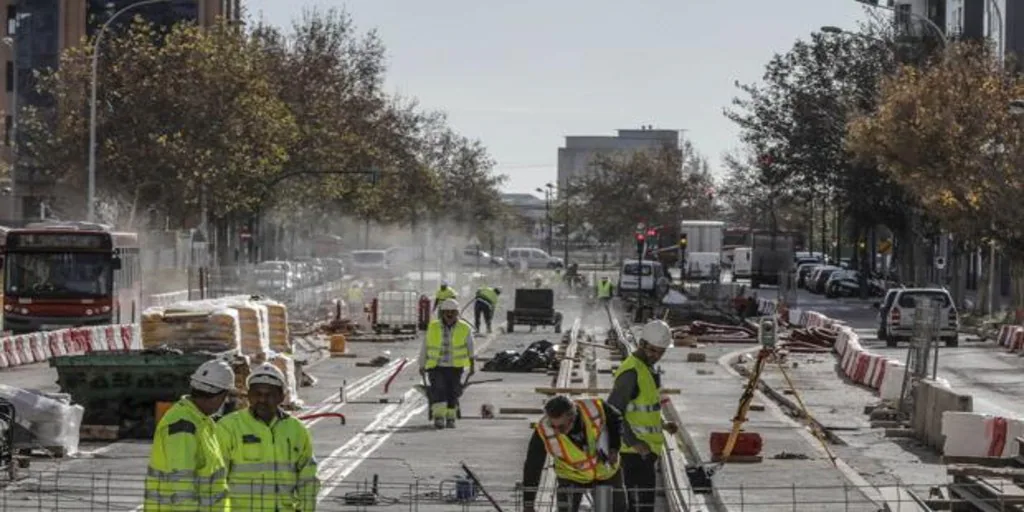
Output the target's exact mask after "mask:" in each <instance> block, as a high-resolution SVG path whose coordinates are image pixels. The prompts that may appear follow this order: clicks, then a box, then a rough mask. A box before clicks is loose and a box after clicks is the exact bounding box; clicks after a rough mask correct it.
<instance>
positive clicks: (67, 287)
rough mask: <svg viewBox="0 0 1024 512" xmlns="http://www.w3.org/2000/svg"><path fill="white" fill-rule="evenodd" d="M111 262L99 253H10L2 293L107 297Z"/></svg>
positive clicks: (5, 266) (59, 296)
mask: <svg viewBox="0 0 1024 512" xmlns="http://www.w3.org/2000/svg"><path fill="white" fill-rule="evenodd" d="M111 259H112V258H111V255H110V254H105V253H98V252H40V253H29V252H9V253H7V261H6V262H5V264H4V285H5V292H6V293H8V294H10V295H15V296H18V297H43V298H79V297H81V298H98V297H109V296H110V295H111V293H112V289H113V288H112V286H113V283H112V281H113V280H112V279H111V270H112V269H111V265H110V262H111Z"/></svg>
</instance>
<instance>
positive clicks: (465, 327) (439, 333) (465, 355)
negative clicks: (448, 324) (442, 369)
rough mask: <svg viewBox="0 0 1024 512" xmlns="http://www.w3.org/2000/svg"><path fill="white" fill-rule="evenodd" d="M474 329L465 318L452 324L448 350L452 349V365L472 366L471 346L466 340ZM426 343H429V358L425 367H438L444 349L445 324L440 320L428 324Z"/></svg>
mask: <svg viewBox="0 0 1024 512" xmlns="http://www.w3.org/2000/svg"><path fill="white" fill-rule="evenodd" d="M472 330H473V328H472V327H471V326H470V325H469V324H468V323H466V322H465V321H463V320H459V321H458V322H456V323H455V325H454V326H452V339H451V342H450V343H449V345H448V350H449V351H451V359H450V360H451V365H452V366H453V367H455V368H469V366H470V364H469V363H470V361H469V346H467V344H466V340H467V339H468V338H469V333H470V332H472ZM425 343H426V344H427V360H426V361H424V363H423V368H424V369H426V370H429V369H431V368H436V367H437V365H438V364H439V363H440V362H441V358H442V356H443V351H444V325H442V324H441V321H440V320H436V319H435V320H431V321H430V324H429V325H427V337H426V340H425Z"/></svg>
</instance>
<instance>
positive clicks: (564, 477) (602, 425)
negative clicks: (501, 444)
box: [523, 395, 627, 512]
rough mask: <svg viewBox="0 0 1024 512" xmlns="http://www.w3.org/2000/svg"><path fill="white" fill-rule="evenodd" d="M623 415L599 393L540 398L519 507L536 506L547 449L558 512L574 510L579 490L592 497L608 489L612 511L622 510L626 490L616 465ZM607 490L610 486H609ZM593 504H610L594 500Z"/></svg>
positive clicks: (530, 511) (530, 510)
mask: <svg viewBox="0 0 1024 512" xmlns="http://www.w3.org/2000/svg"><path fill="white" fill-rule="evenodd" d="M621 430H622V415H621V414H620V413H619V411H618V410H616V409H615V407H613V406H611V405H610V404H608V403H607V402H604V401H602V400H600V399H596V398H593V399H583V400H576V401H573V400H571V399H569V397H567V396H564V395H558V396H555V397H554V398H552V399H550V400H548V401H547V403H545V404H544V417H543V418H541V420H540V421H538V422H537V427H536V428H535V429H534V432H533V437H531V438H530V445H529V447H528V448H527V452H526V463H525V464H524V465H523V510H524V511H525V512H535V510H536V508H535V507H536V504H535V501H536V497H537V486H538V485H539V484H540V477H541V473H542V472H543V471H544V461H545V459H546V458H547V456H548V455H551V458H552V459H553V460H554V462H555V477H556V482H557V489H556V491H555V495H556V498H555V499H556V501H557V502H558V512H576V511H578V510H579V507H580V500H581V499H582V498H583V493H585V492H587V491H589V490H594V489H600V488H605V489H604V490H605V492H603V493H593V494H592V498H593V499H594V501H595V502H596V501H598V500H600V499H607V498H608V494H611V502H612V503H611V505H612V507H611V509H610V510H612V512H623V511H625V510H626V505H627V503H626V494H625V492H624V490H623V487H622V473H621V472H620V471H619V447H620V445H621V442H622V438H621V435H620V432H621ZM609 491H610V492H609ZM595 505H596V506H595V507H594V509H595V510H608V509H607V508H601V507H600V505H597V504H596V503H595Z"/></svg>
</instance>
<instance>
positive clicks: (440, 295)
mask: <svg viewBox="0 0 1024 512" xmlns="http://www.w3.org/2000/svg"><path fill="white" fill-rule="evenodd" d="M457 297H458V295H455V290H453V289H452V287H451V286H449V287H447V288H438V289H437V293H436V294H435V295H434V301H435V302H437V303H438V304H440V303H441V301H442V300H445V299H454V298H457Z"/></svg>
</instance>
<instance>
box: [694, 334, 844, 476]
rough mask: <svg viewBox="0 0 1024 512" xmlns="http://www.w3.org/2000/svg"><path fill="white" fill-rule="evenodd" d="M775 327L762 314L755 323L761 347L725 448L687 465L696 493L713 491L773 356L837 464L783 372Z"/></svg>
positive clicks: (815, 431) (805, 415)
mask: <svg viewBox="0 0 1024 512" xmlns="http://www.w3.org/2000/svg"><path fill="white" fill-rule="evenodd" d="M777 329H778V324H777V323H776V322H775V320H774V318H769V317H765V318H762V319H761V321H760V322H759V323H758V333H757V338H758V341H760V342H761V350H760V351H758V353H757V360H756V362H755V363H754V370H753V371H752V372H750V376H749V378H748V379H747V385H746V386H745V387H744V388H743V394H742V395H741V396H740V403H739V407H737V409H736V416H735V417H733V420H732V429H731V430H730V431H729V438H728V439H727V440H726V443H725V447H724V449H723V450H722V454H721V457H720V459H719V461H718V462H715V463H711V464H702V465H689V466H687V467H686V478H687V479H688V480H689V481H690V488H691V489H692V490H693V492H694V493H696V494H711V492H712V490H713V489H712V485H713V482H712V477H714V476H715V474H716V473H718V472H719V471H720V470H721V469H722V468H723V467H724V466H725V463H726V462H728V461H729V457H730V456H731V455H732V452H733V449H734V448H735V447H736V441H737V439H738V438H739V435H740V431H741V429H742V427H743V424H744V423H746V421H747V412H748V411H749V410H750V404H751V402H752V401H753V399H754V394H755V392H756V391H757V388H758V385H759V384H760V381H761V373H762V372H763V371H764V367H765V365H766V364H767V363H768V361H769V360H770V359H772V358H774V360H775V363H776V364H777V365H778V368H779V371H780V372H781V373H782V376H783V378H784V379H785V380H786V385H787V386H788V387H789V390H790V391H791V392H792V393H793V396H794V397H795V398H796V401H797V405H798V406H799V407H800V412H801V414H802V416H801V417H802V418H806V419H807V420H808V422H809V425H810V426H811V432H812V433H813V434H814V437H815V438H817V439H818V442H819V443H821V447H822V448H824V450H825V453H826V454H828V457H829V461H830V462H832V465H833V466H835V465H836V456H835V455H834V454H833V453H832V450H829V448H828V444H827V443H826V442H825V439H824V435H823V434H822V432H821V430H820V429H819V428H818V427H817V424H816V423H815V420H814V418H813V417H812V416H811V414H810V412H808V411H807V407H806V406H805V405H804V401H803V399H802V398H801V397H800V393H799V392H797V390H796V387H795V386H794V385H793V381H792V379H790V378H789V373H787V372H786V368H785V366H784V365H783V364H782V362H781V357H780V354H779V353H778V348H777V345H776V335H777V332H776V331H777Z"/></svg>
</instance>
